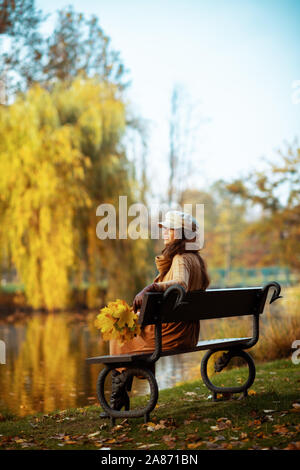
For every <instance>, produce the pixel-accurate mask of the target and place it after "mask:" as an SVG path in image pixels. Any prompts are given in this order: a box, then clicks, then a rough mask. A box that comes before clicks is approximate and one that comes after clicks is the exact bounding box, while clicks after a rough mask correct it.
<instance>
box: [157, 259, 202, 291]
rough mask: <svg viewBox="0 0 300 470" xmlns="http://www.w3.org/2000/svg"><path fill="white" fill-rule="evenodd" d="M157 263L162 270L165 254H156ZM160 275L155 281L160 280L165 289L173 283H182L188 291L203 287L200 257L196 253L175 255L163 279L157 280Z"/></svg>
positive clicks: (162, 287) (162, 288)
mask: <svg viewBox="0 0 300 470" xmlns="http://www.w3.org/2000/svg"><path fill="white" fill-rule="evenodd" d="M155 263H156V266H157V268H158V270H159V271H160V268H161V265H162V263H163V255H159V256H156V257H155ZM158 277H159V275H157V276H156V278H155V279H154V282H158V284H159V286H161V290H163V291H164V290H166V289H167V288H168V287H169V286H171V285H172V284H180V285H182V286H183V287H184V288H185V289H186V290H187V291H190V290H197V289H202V286H203V279H202V276H201V269H200V264H199V259H198V257H197V255H196V254H195V253H188V252H185V253H183V254H181V255H179V254H178V255H175V256H174V258H173V260H172V264H171V267H170V269H169V271H168V272H167V273H166V274H165V276H164V278H163V280H162V281H156V279H157V278H158Z"/></svg>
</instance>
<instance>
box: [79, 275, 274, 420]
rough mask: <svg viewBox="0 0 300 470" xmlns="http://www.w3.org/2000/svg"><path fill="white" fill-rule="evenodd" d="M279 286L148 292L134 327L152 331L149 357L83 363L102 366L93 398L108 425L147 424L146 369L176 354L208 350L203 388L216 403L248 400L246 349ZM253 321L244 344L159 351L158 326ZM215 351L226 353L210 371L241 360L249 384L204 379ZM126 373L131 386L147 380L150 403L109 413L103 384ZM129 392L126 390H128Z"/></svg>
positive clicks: (251, 369) (222, 342) (154, 395)
mask: <svg viewBox="0 0 300 470" xmlns="http://www.w3.org/2000/svg"><path fill="white" fill-rule="evenodd" d="M280 291H281V288H280V285H279V284H278V283H277V282H275V281H274V282H270V283H268V284H266V285H265V286H263V287H248V288H227V289H207V290H206V291H203V290H194V291H189V292H186V291H185V289H184V288H183V287H182V286H181V285H180V284H174V285H172V286H170V287H169V288H168V289H167V290H166V291H165V292H147V293H146V294H145V295H144V298H143V303H142V306H141V309H140V316H139V323H140V324H141V327H144V326H146V325H155V350H154V351H153V353H148V354H138V353H134V354H122V355H118V356H117V355H115V356H113V355H111V356H98V357H91V358H87V359H86V361H87V362H88V363H90V364H95V363H96V364H97V363H100V364H104V365H105V367H104V368H103V369H102V370H101V372H100V373H99V376H98V380H97V395H98V399H99V401H100V404H101V406H102V408H103V409H104V410H105V411H106V412H107V414H108V415H109V416H110V419H111V424H112V425H113V424H114V423H115V419H116V418H130V417H134V418H138V417H141V416H144V420H145V422H147V421H149V418H150V412H151V411H152V410H153V409H154V407H155V405H156V403H157V400H158V385H157V382H156V379H155V375H154V374H153V372H152V371H151V370H150V369H151V365H152V366H153V364H154V363H155V362H156V361H158V360H159V358H160V357H164V356H171V355H176V354H183V353H191V352H194V351H201V350H208V351H207V352H206V354H205V355H204V357H203V359H202V361H201V376H202V379H203V382H204V383H205V385H206V386H207V387H208V388H209V389H210V390H211V391H212V392H213V399H214V400H216V399H217V394H218V393H243V394H244V396H247V390H248V389H249V387H251V385H252V384H253V382H254V379H255V364H254V361H253V359H252V357H251V356H250V354H249V353H247V352H246V351H245V349H249V348H251V347H252V346H254V345H255V344H256V343H257V341H258V338H259V318H260V315H261V314H262V313H263V311H264V307H265V305H266V304H267V303H272V302H274V301H275V300H276V299H278V298H280V297H281V296H280ZM244 315H252V317H253V328H252V330H253V331H252V336H250V337H244V338H222V339H212V340H207V341H199V342H198V344H197V346H196V347H194V348H189V349H185V350H183V349H176V350H170V351H165V350H162V339H161V338H162V337H161V331H162V330H161V326H162V323H170V322H177V321H184V322H189V321H195V320H208V319H212V318H226V317H240V316H244ZM216 351H227V352H226V353H224V354H223V355H222V356H221V357H219V359H218V360H217V361H216V362H215V371H216V372H220V371H221V370H222V369H223V368H224V367H226V365H227V364H228V363H229V362H230V360H231V359H232V358H233V357H241V358H243V359H244V360H245V361H246V363H247V365H248V379H247V380H246V382H245V383H244V384H242V385H239V386H233V387H218V386H215V385H214V384H213V383H212V382H211V381H210V380H209V378H208V373H207V364H208V360H209V358H210V356H211V355H212V354H214V353H215V352H216ZM118 367H125V368H126V374H127V375H128V381H129V383H130V381H131V383H132V379H133V377H134V376H138V377H139V378H141V377H143V378H145V379H147V380H148V382H149V386H150V398H149V401H148V403H147V405H146V406H145V407H144V408H139V409H134V410H130V409H125V411H121V410H120V411H118V410H113V409H112V408H111V407H110V406H109V404H108V403H107V401H106V398H105V394H104V384H105V379H106V377H107V375H108V374H109V372H110V371H111V370H112V369H115V368H118ZM129 388H130V387H129Z"/></svg>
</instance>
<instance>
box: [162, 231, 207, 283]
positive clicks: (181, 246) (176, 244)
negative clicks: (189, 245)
mask: <svg viewBox="0 0 300 470" xmlns="http://www.w3.org/2000/svg"><path fill="white" fill-rule="evenodd" d="M192 230H195V226H194V224H192ZM187 241H188V242H194V241H195V238H193V239H189V238H186V237H185V233H184V230H183V228H182V229H181V231H180V233H179V238H175V239H174V240H173V241H172V242H171V243H168V245H166V246H165V247H164V248H163V250H162V252H161V254H162V255H164V257H165V259H166V260H167V261H169V263H167V266H166V267H165V268H164V269H163V270H162V272H161V273H160V276H159V279H158V280H159V281H161V280H162V279H163V277H164V276H165V275H166V273H167V272H168V271H169V269H170V267H171V264H172V260H173V258H174V256H175V255H177V254H180V255H181V254H182V253H195V255H196V256H197V258H198V260H199V265H200V270H201V276H202V279H203V284H202V289H204V290H205V289H206V288H207V287H208V286H209V283H210V277H209V275H208V272H207V266H206V262H205V260H204V259H203V258H202V256H201V255H200V252H199V250H187V249H186V242H187Z"/></svg>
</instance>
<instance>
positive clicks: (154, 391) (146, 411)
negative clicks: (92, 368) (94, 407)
mask: <svg viewBox="0 0 300 470" xmlns="http://www.w3.org/2000/svg"><path fill="white" fill-rule="evenodd" d="M116 367H122V366H121V365H120V364H109V365H106V367H105V368H104V369H103V370H102V371H101V372H100V373H99V376H98V380H97V396H98V400H99V402H100V404H101V406H102V408H103V409H104V411H106V413H107V414H108V416H109V417H110V422H111V425H112V426H113V425H114V424H115V420H116V419H117V418H139V417H141V416H143V417H144V421H145V423H146V422H147V421H149V419H150V412H151V411H152V410H153V409H154V408H155V405H156V403H157V400H158V385H157V382H156V378H155V376H154V374H153V373H152V371H151V370H150V369H148V368H147V367H146V366H144V365H138V366H137V365H135V366H134V365H133V366H126V369H127V370H126V375H127V383H128V384H129V387H130V386H131V383H132V380H133V377H134V376H142V377H144V378H145V379H147V380H148V382H149V386H150V399H149V402H148V403H147V405H146V406H145V407H144V408H138V409H135V410H130V409H129V406H128V409H126V410H125V411H121V410H120V411H118V410H113V409H112V408H111V407H110V406H109V404H108V403H107V401H106V398H105V394H104V385H105V379H106V377H107V375H108V374H109V373H110V371H111V370H112V369H115V368H116ZM129 387H128V388H129Z"/></svg>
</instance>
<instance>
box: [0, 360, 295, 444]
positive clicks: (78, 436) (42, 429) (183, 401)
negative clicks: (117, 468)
mask: <svg viewBox="0 0 300 470" xmlns="http://www.w3.org/2000/svg"><path fill="white" fill-rule="evenodd" d="M243 373H244V368H234V369H231V370H229V371H227V372H224V373H222V375H221V378H219V381H221V382H222V383H223V384H224V385H229V384H230V383H231V384H233V383H238V382H239V377H242V375H243ZM216 383H217V382H216ZM299 392H300V365H294V364H293V363H292V362H291V360H278V361H274V362H270V363H265V364H259V365H257V374H256V380H255V382H254V384H253V386H252V387H251V390H250V395H249V396H248V397H247V398H242V399H239V398H240V397H238V396H237V395H236V396H235V397H234V398H232V399H231V400H219V401H218V402H213V401H212V400H211V399H210V398H209V395H210V391H209V390H207V388H206V387H205V386H204V384H203V383H202V381H200V380H198V381H194V382H190V383H184V384H182V385H179V386H177V387H174V388H172V389H167V390H162V391H161V392H160V395H159V400H158V404H157V407H156V408H155V410H154V411H153V412H152V413H151V418H150V419H151V422H150V423H146V424H144V422H143V418H138V419H129V420H121V419H120V420H117V421H116V425H115V427H114V428H112V429H111V428H110V426H109V420H107V419H100V418H99V412H100V411H101V407H100V406H88V407H84V408H79V409H69V410H64V411H57V412H53V413H49V414H46V415H45V414H44V415H43V414H37V415H34V416H27V417H25V418H17V417H12V416H10V415H9V414H7V415H2V416H0V449H99V448H103V447H104V448H110V449H111V450H125V449H153V450H156V449H162V450H166V449H175V450H179V449H200V450H202V449H233V450H234V449H300V432H299V431H300V410H299V407H300V400H299V398H300V393H299ZM143 401H144V398H143V397H137V398H134V399H133V403H134V404H135V405H138V404H141V403H142V402H143Z"/></svg>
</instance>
